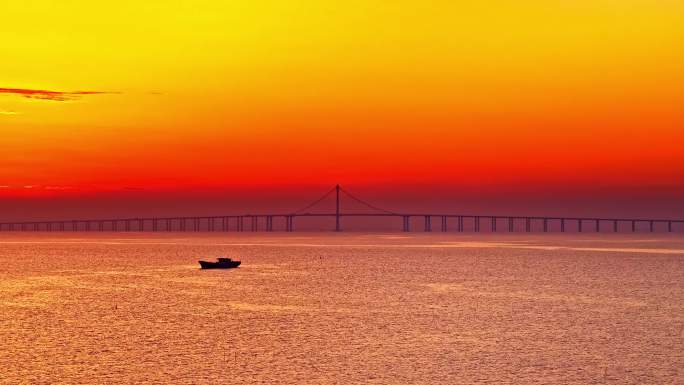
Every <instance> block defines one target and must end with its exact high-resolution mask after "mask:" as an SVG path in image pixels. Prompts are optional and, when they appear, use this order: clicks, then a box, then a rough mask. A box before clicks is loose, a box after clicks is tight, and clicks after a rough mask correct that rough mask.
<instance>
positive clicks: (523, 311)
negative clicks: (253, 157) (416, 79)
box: [0, 232, 684, 384]
mask: <svg viewBox="0 0 684 385" xmlns="http://www.w3.org/2000/svg"><path fill="white" fill-rule="evenodd" d="M220 256H225V257H230V258H233V259H238V260H241V261H242V265H241V266H240V267H239V268H237V269H231V270H201V269H199V264H198V263H197V261H198V260H201V259H202V260H214V259H215V258H216V257H220ZM0 384H684V237H683V236H682V235H681V234H656V233H653V234H651V233H642V234H639V233H637V234H627V235H625V234H611V233H605V234H570V233H565V234H532V233H530V234H505V233H501V234H467V233H346V232H343V233H7V232H4V233H0Z"/></svg>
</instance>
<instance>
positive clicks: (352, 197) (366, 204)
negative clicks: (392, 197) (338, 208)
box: [340, 187, 399, 215]
mask: <svg viewBox="0 0 684 385" xmlns="http://www.w3.org/2000/svg"><path fill="white" fill-rule="evenodd" d="M340 191H342V192H343V193H345V194H346V195H347V196H348V197H349V198H351V199H353V200H355V201H357V202H359V203H361V204H362V205H365V206H367V207H370V208H371V209H373V210H377V211H381V212H383V213H385V214H393V215H399V214H397V213H395V212H393V211H389V210H385V209H382V208H380V207H377V206H374V205H372V204H370V203H368V202H366V201H364V200H362V199H359V198H357V197H355V196H354V195H352V194H351V193H350V192H349V191H347V190H345V189H343V188H342V187H340Z"/></svg>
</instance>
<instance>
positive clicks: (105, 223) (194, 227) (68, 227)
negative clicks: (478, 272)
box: [0, 185, 684, 233]
mask: <svg viewBox="0 0 684 385" xmlns="http://www.w3.org/2000/svg"><path fill="white" fill-rule="evenodd" d="M333 194H334V197H335V211H330V212H322V213H312V212H309V210H310V209H312V208H314V207H315V206H317V205H319V204H320V203H321V202H323V201H324V200H325V199H326V198H329V197H331V195H333ZM343 196H345V197H347V198H349V199H351V200H352V201H354V202H356V203H358V204H360V205H361V206H363V207H365V208H366V209H369V210H371V211H368V212H355V213H350V212H347V213H345V212H342V210H341V198H342V197H343ZM302 217H309V218H316V217H318V218H331V219H334V220H335V222H334V230H335V231H342V218H364V217H365V218H397V219H398V218H401V220H402V231H404V232H409V231H411V227H412V226H411V224H412V220H413V221H415V219H418V220H419V221H420V222H422V230H423V231H425V232H430V231H433V227H432V221H433V219H438V220H439V222H440V225H439V230H440V231H442V232H447V231H449V230H450V229H452V230H453V231H456V232H482V231H487V227H484V228H483V226H482V225H483V224H484V225H485V226H487V225H488V231H489V232H497V231H499V229H501V228H503V229H505V231H507V232H527V233H529V232H545V233H547V232H552V231H555V232H568V231H575V232H580V233H581V232H585V231H594V232H600V231H601V230H605V227H606V225H608V230H609V231H612V232H615V233H617V232H637V231H648V232H656V231H658V232H674V231H678V232H679V231H682V230H684V220H679V219H652V218H649V219H647V218H638V219H637V218H603V217H601V218H599V217H559V216H520V215H514V216H511V215H472V214H469V215H465V214H443V213H442V214H439V213H404V212H394V211H390V210H385V209H383V208H380V207H377V206H375V205H372V204H370V203H368V202H366V201H364V200H363V199H360V198H357V197H356V196H354V195H353V194H351V193H350V192H349V191H347V190H345V189H344V188H342V187H340V186H339V185H336V186H335V187H333V188H332V189H330V190H328V191H327V192H326V193H325V194H323V196H321V197H320V198H318V199H316V200H315V201H313V202H311V203H310V204H308V205H306V206H304V207H302V208H301V209H299V210H296V211H292V212H289V213H280V214H242V215H217V216H181V217H136V218H109V219H70V220H48V221H28V222H1V223H0V232H7V231H24V232H26V231H32V232H38V231H48V232H51V231H60V232H64V231H100V232H103V231H113V232H119V231H125V232H130V231H137V232H144V231H152V232H157V231H169V232H170V231H180V232H187V231H192V232H199V231H210V232H215V231H223V232H228V231H230V230H231V224H233V225H234V226H233V230H234V231H237V232H243V231H254V232H256V231H268V232H272V231H277V230H284V231H286V232H292V231H295V218H302ZM246 222H248V224H249V227H247V228H246V227H245V223H246ZM274 222H280V223H281V224H282V225H281V226H280V227H277V226H274ZM501 225H503V227H502V226H501ZM625 226H627V228H626V229H625ZM418 227H419V229H420V226H418ZM644 227H645V228H644Z"/></svg>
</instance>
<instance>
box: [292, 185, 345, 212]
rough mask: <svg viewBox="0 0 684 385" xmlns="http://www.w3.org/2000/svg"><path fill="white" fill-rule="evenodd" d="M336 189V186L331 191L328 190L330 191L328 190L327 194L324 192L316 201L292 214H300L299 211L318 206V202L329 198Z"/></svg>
mask: <svg viewBox="0 0 684 385" xmlns="http://www.w3.org/2000/svg"><path fill="white" fill-rule="evenodd" d="M334 191H335V187H333V188H331V189H330V191H328V192H326V193H325V194H323V196H322V197H320V198H318V199H316V200H315V201H313V202H312V203H310V204H308V205H306V206H304V207H302V208H301V209H299V210H297V211H294V212H293V213H292V214H299V213H301V212H302V211H304V210H308V209H310V208H312V207H314V206H316V205H317V204H319V203H321V202H322V201H323V200H324V199H325V198H327V197H328V196H329V195H330V194H332V193H333V192H334Z"/></svg>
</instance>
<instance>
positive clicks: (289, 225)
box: [285, 215, 294, 232]
mask: <svg viewBox="0 0 684 385" xmlns="http://www.w3.org/2000/svg"><path fill="white" fill-rule="evenodd" d="M285 231H287V232H293V231H294V216H292V215H286V216H285Z"/></svg>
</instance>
